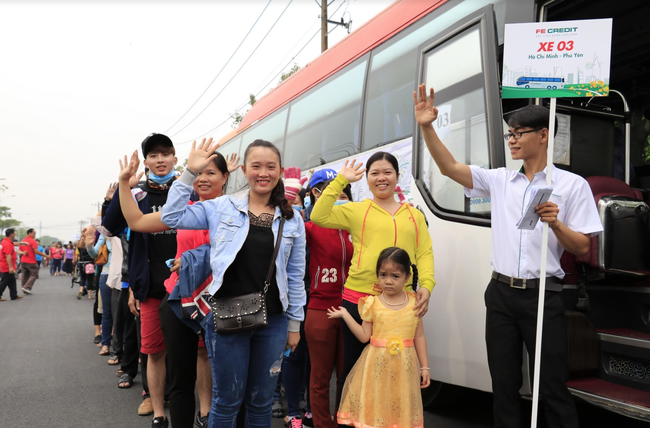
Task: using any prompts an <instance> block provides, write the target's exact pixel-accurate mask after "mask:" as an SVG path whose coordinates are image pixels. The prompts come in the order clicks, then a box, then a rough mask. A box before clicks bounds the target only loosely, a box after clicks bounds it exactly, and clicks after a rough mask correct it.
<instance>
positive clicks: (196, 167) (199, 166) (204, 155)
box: [187, 138, 218, 174]
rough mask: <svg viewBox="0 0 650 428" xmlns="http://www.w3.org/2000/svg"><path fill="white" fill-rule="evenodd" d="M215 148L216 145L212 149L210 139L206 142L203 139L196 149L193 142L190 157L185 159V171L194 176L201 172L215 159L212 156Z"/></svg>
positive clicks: (214, 156)
mask: <svg viewBox="0 0 650 428" xmlns="http://www.w3.org/2000/svg"><path fill="white" fill-rule="evenodd" d="M217 146H218V144H215V145H214V147H213V144H212V138H210V139H209V140H207V141H206V139H205V138H204V139H203V140H202V141H201V144H199V146H198V147H197V146H196V141H194V142H193V143H192V150H190V155H189V156H188V157H187V169H189V170H190V171H191V172H193V173H195V174H198V173H200V172H201V171H203V170H204V169H205V168H206V167H207V166H208V165H210V162H212V161H213V160H214V158H216V157H217V155H215V154H214V151H215V149H216V148H217Z"/></svg>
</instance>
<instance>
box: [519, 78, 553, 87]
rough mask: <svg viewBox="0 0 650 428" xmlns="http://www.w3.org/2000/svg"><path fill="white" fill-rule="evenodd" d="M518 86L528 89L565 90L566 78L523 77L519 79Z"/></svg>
mask: <svg viewBox="0 0 650 428" xmlns="http://www.w3.org/2000/svg"><path fill="white" fill-rule="evenodd" d="M517 86H523V87H524V88H526V89H529V88H541V89H562V88H564V77H544V76H521V77H520V78H519V79H517Z"/></svg>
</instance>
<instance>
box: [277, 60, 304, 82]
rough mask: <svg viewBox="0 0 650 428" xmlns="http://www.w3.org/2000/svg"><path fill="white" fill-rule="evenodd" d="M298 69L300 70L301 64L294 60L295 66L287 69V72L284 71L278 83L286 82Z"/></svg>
mask: <svg viewBox="0 0 650 428" xmlns="http://www.w3.org/2000/svg"><path fill="white" fill-rule="evenodd" d="M298 70H300V66H299V65H298V64H296V63H295V62H294V63H293V67H291V68H290V69H289V71H287V72H286V73H282V75H281V76H280V81H279V82H278V83H282V82H284V81H285V80H287V79H288V78H289V76H291V75H292V74H294V73H295V72H296V71H298Z"/></svg>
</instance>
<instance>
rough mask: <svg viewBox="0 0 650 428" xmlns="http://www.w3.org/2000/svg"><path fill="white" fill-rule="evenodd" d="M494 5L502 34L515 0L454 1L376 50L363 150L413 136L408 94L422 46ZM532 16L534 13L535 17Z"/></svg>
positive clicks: (370, 74)
mask: <svg viewBox="0 0 650 428" xmlns="http://www.w3.org/2000/svg"><path fill="white" fill-rule="evenodd" d="M490 3H493V4H494V7H495V10H496V15H497V21H498V22H500V23H501V25H499V26H498V28H499V30H500V31H502V27H503V25H502V23H503V22H504V21H503V20H505V19H506V9H507V8H506V3H514V2H513V1H512V0H509V1H506V0H496V1H494V0H475V1H472V2H467V1H463V2H453V1H450V2H448V3H447V4H445V5H443V6H441V7H439V8H437V9H436V10H434V11H433V12H432V13H431V14H430V15H429V16H427V17H426V18H424V19H422V23H421V24H415V25H413V28H409V29H407V30H406V31H404V35H403V36H401V35H400V36H398V37H396V38H395V40H391V41H390V42H387V43H385V44H383V45H381V46H379V47H378V48H376V49H375V50H374V51H373V53H372V62H371V64H370V72H369V74H368V82H367V84H366V104H365V110H364V129H363V143H362V149H363V150H370V149H372V148H375V147H377V146H379V145H381V144H384V143H388V142H392V141H396V140H399V139H402V138H404V137H408V136H409V135H411V134H412V132H413V123H414V122H413V103H412V100H411V99H410V98H408V97H405V96H404V93H410V91H412V90H413V88H414V87H415V76H416V66H417V53H418V52H417V48H418V46H419V45H421V44H422V43H424V42H425V41H427V40H428V39H430V38H431V36H432V35H433V34H437V33H439V32H440V31H442V30H444V29H445V28H447V27H448V26H450V25H451V24H453V23H454V22H456V21H458V20H459V19H461V18H463V17H465V16H467V15H468V14H469V13H471V12H472V11H474V10H476V9H478V8H480V7H483V6H486V5H488V4H490ZM528 8H530V6H528ZM515 9H517V8H515ZM517 11H518V12H519V9H517ZM532 16H533V15H532V12H531V18H532ZM499 19H501V20H499Z"/></svg>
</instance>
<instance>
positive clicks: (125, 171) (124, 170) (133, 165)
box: [119, 150, 142, 185]
mask: <svg viewBox="0 0 650 428" xmlns="http://www.w3.org/2000/svg"><path fill="white" fill-rule="evenodd" d="M139 166H140V159H139V158H138V151H137V150H136V151H134V152H133V154H132V155H131V161H130V162H129V161H128V160H127V157H126V155H124V162H122V161H121V160H120V175H119V180H120V183H122V185H126V183H129V184H130V180H131V178H132V177H133V176H135V173H136V172H137V171H138V167H139ZM137 177H142V174H140V175H139V176H137ZM138 181H139V178H138ZM136 184H137V182H136Z"/></svg>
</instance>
